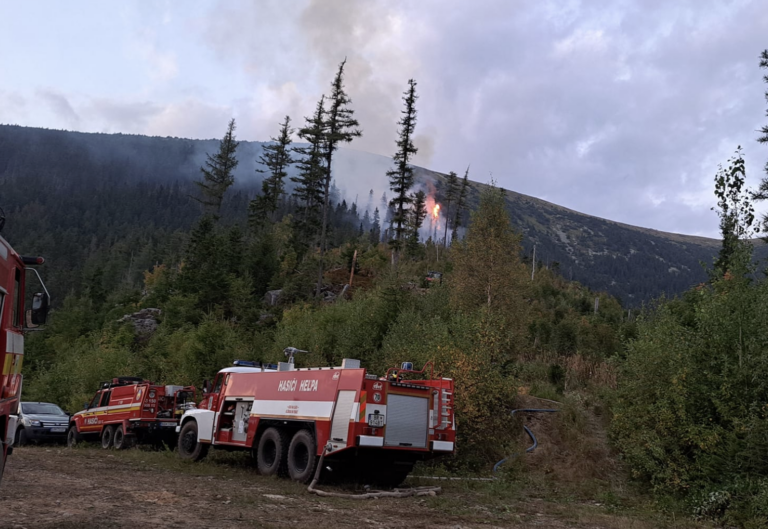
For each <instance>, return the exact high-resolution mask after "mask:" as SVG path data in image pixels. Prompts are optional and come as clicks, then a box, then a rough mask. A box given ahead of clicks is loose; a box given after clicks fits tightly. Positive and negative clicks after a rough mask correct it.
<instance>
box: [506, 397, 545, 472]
mask: <svg viewBox="0 0 768 529" xmlns="http://www.w3.org/2000/svg"><path fill="white" fill-rule="evenodd" d="M558 411H560V410H555V409H541V408H520V409H518V410H512V412H511V413H510V416H511V417H514V416H515V413H517V412H523V413H555V412H558ZM523 429H524V430H525V433H527V434H528V437H530V438H531V441H533V444H532V445H531V446H529V447H528V448H526V449H525V452H526V453H528V452H533V451H534V450H536V447H537V446H539V441H537V440H536V436H535V435H533V432H532V431H531V429H530V428H528V427H527V426H525V425H523ZM518 455H520V454H512V455H511V456H509V457H505V458H504V459H502V460H501V461H499V462H498V463H496V464H495V465H493V473H494V474H496V471H497V470H498V469H499V467H500V466H501V465H503V464H504V462H505V461H507V460H508V459H512V458H513V457H517V456H518Z"/></svg>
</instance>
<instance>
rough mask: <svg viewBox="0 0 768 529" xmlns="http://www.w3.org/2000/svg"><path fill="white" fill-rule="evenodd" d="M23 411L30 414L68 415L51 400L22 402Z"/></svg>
mask: <svg viewBox="0 0 768 529" xmlns="http://www.w3.org/2000/svg"><path fill="white" fill-rule="evenodd" d="M21 411H22V413H26V414H28V415H66V414H65V413H64V412H63V411H62V410H61V408H59V407H58V406H56V405H55V404H51V403H50V402H22V403H21Z"/></svg>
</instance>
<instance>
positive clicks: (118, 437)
mask: <svg viewBox="0 0 768 529" xmlns="http://www.w3.org/2000/svg"><path fill="white" fill-rule="evenodd" d="M112 443H113V445H114V446H115V450H122V449H123V448H128V439H126V438H125V432H123V425H122V424H121V425H119V426H116V427H115V433H114V435H113V440H112Z"/></svg>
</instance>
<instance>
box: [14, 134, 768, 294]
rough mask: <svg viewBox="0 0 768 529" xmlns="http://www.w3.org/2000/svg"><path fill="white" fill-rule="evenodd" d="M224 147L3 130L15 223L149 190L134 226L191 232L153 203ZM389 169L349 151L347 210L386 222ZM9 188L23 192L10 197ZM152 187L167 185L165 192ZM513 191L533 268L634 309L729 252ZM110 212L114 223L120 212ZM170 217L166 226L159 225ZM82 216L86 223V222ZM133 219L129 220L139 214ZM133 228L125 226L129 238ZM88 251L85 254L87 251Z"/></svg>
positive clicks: (183, 216) (438, 188)
mask: <svg viewBox="0 0 768 529" xmlns="http://www.w3.org/2000/svg"><path fill="white" fill-rule="evenodd" d="M262 145H264V142H251V141H242V142H241V144H240V147H239V148H238V159H239V161H240V164H239V166H238V169H237V173H236V179H237V185H236V187H235V190H234V192H233V197H232V200H234V201H235V202H236V203H237V204H245V203H247V201H248V200H249V198H252V196H253V195H254V194H255V193H256V192H257V191H258V184H259V182H260V180H261V178H262V177H261V176H260V175H259V174H258V173H257V172H256V168H257V159H258V156H259V155H260V154H261V152H262ZM216 148H218V140H191V139H185V138H172V137H159V136H144V135H138V134H121V133H119V134H108V133H89V132H71V131H58V130H52V129H40V128H33V127H21V126H18V125H0V183H2V184H3V188H2V189H3V190H2V191H0V202H6V204H4V205H5V206H6V212H7V213H8V212H9V208H10V210H12V211H14V212H15V213H14V214H16V215H19V214H20V212H23V211H27V210H29V209H30V207H31V206H32V205H34V204H36V203H39V202H40V201H41V200H42V201H43V202H44V204H43V205H45V204H50V203H51V202H52V201H54V200H56V199H55V197H54V196H49V197H47V198H45V199H42V198H40V196H41V195H40V194H41V193H42V194H45V193H44V191H45V190H42V189H41V186H50V185H53V186H55V187H57V188H58V189H59V191H60V192H62V193H69V194H73V195H74V196H75V197H76V198H79V199H81V200H80V201H79V202H77V204H76V205H73V206H71V207H69V209H67V207H65V205H63V204H57V205H58V206H59V207H60V208H61V211H60V212H58V213H57V215H58V216H66V217H68V216H71V215H75V214H77V212H75V211H73V210H74V209H81V210H82V209H86V210H87V209H88V204H89V200H90V201H95V202H98V201H100V200H102V197H103V196H105V194H110V193H114V192H115V189H116V187H119V186H122V188H124V189H128V188H130V189H134V188H136V189H139V188H141V189H143V191H142V192H143V193H144V194H143V195H142V197H143V198H142V199H141V200H142V201H144V202H146V203H141V204H137V205H136V207H137V208H139V209H141V208H143V209H142V211H144V213H142V214H141V215H138V216H137V218H136V220H135V222H139V223H144V224H142V225H141V227H142V228H146V227H147V226H153V227H155V228H158V229H169V230H178V229H188V228H189V226H191V224H192V223H193V222H194V218H195V217H196V215H197V214H198V213H197V210H196V209H195V208H194V207H193V206H192V204H191V203H188V202H189V201H185V200H184V195H183V193H185V192H186V193H187V194H189V192H191V191H189V192H188V191H186V190H184V189H182V190H180V191H178V193H177V194H178V196H176V195H174V197H175V198H173V208H175V209H174V210H173V212H171V211H170V210H167V211H155V210H156V209H161V208H164V207H167V206H164V205H163V204H162V203H160V202H158V203H157V204H156V205H154V206H153V205H152V200H155V199H156V198H157V197H154V198H153V195H152V194H153V193H156V194H157V193H159V194H161V195H162V193H169V192H170V191H168V189H169V188H168V186H177V187H178V186H181V188H185V189H186V187H189V188H190V189H192V188H193V187H194V186H193V185H192V181H193V180H195V179H197V178H198V177H199V167H200V166H201V165H202V163H203V162H204V160H205V156H206V154H207V153H213V152H215V149H216ZM390 167H391V158H389V157H386V156H382V155H378V154H373V153H367V152H365V151H357V150H354V149H348V148H344V149H340V150H339V151H338V153H337V157H336V158H335V162H334V181H335V183H336V186H337V194H336V199H337V201H338V202H341V201H342V200H345V199H346V200H347V204H352V203H355V204H356V210H357V211H358V212H359V214H360V215H361V216H362V214H363V212H365V211H368V213H369V214H372V213H373V209H374V208H375V207H378V208H379V209H380V213H382V215H381V216H382V218H383V217H384V214H383V211H382V210H384V209H385V208H386V206H385V204H386V201H387V200H386V196H382V195H385V194H389V189H388V182H387V179H386V174H385V173H386V170H387V169H389V168H390ZM414 168H415V176H416V182H417V187H419V186H420V187H421V188H423V189H425V191H427V192H428V193H430V195H431V196H432V197H433V198H434V199H435V200H437V201H438V202H439V203H443V204H444V203H445V200H444V199H445V197H444V190H445V181H446V180H445V178H446V175H445V174H444V173H440V172H437V171H432V170H430V169H427V168H423V167H417V166H414ZM31 182H37V184H36V185H32V184H31ZM6 184H15V186H16V187H6ZM126 186H127V187H126ZM141 186H144V188H142V187H141ZM147 186H149V187H147ZM152 186H156V190H155V191H152V189H155V188H153V187H152ZM487 187H488V184H483V183H479V182H474V181H471V183H470V193H469V198H468V202H469V209H473V208H474V207H475V206H476V205H477V201H478V198H479V194H480V192H481V191H482V190H483V189H485V188H487ZM163 190H164V191H163ZM504 192H505V194H506V200H507V205H508V210H509V213H510V218H511V219H512V222H513V225H514V226H515V228H516V229H517V230H519V231H520V232H521V233H522V234H523V242H522V244H523V248H524V251H525V253H526V254H527V256H528V257H527V258H528V259H529V260H530V259H531V258H532V254H533V251H534V247H535V248H536V250H535V251H536V261H537V264H538V265H540V266H548V267H550V268H558V269H559V270H560V272H561V273H562V274H563V275H564V276H565V277H566V278H567V279H573V280H577V281H580V282H582V283H583V284H585V285H587V286H589V287H590V288H593V289H596V290H605V291H607V292H609V293H611V294H613V295H615V296H617V297H619V298H620V299H621V300H622V301H623V302H624V303H625V304H626V305H627V306H636V305H639V304H642V303H645V302H647V301H649V300H651V299H653V298H656V297H658V296H660V295H662V294H665V295H667V296H675V295H677V294H680V293H681V292H683V291H685V290H687V289H689V288H690V287H692V286H694V285H696V284H697V283H701V282H702V281H705V280H706V273H705V271H704V269H703V268H702V267H701V265H700V263H701V262H704V263H711V262H712V259H713V258H714V256H715V255H716V254H717V252H718V250H719V246H720V241H718V240H717V239H710V238H706V237H700V236H695V235H686V234H679V233H672V232H664V231H660V230H655V229H652V228H644V227H640V226H633V225H629V224H625V223H620V222H617V221H613V220H610V219H603V218H600V217H595V216H592V215H589V214H587V213H582V212H579V211H575V210H572V209H570V208H566V207H564V206H560V205H558V204H554V203H552V202H548V201H546V200H544V199H541V198H537V197H534V196H530V195H525V194H522V193H519V192H516V191H512V190H505V191H504ZM78 193H79V195H78ZM164 200H166V201H167V200H169V199H167V198H166V199H164ZM125 207H127V206H125ZM237 207H241V206H237ZM153 208H154V210H153ZM233 208H234V206H233ZM100 211H101V212H102V213H101V214H102V215H103V216H104V218H103V220H104V221H105V222H106V223H107V224H109V221H110V219H109V218H107V217H108V216H109V215H110V214H111V213H110V211H109V208H102V209H101V210H100ZM161 213H165V215H164V216H160V214H161ZM83 214H84V215H85V216H86V217H87V212H84V213H83ZM125 215H126V216H127V217H128V218H130V212H126V213H125ZM467 217H468V216H467ZM25 219H26V220H25V221H24V222H21V224H22V225H25V226H26V227H27V229H29V230H31V232H32V233H34V234H36V235H37V236H38V237H42V236H44V234H45V231H44V229H43V228H42V227H40V226H37V225H35V219H34V218H26V217H25ZM440 220H441V221H444V219H440ZM468 220H469V219H468V218H464V219H463V222H462V225H463V226H466V225H467V222H468ZM57 222H59V223H60V222H61V221H59V220H55V219H51V223H52V224H55V223H57ZM126 222H127V221H123V222H121V226H122V227H123V228H125V226H124V225H126ZM131 222H134V220H131ZM86 225H88V224H87V223H83V222H81V221H77V224H76V226H77V228H78V229H79V230H80V231H78V233H79V235H78V236H79V237H88V238H91V236H90V235H89V233H88V232H87V231H86V230H85V226H86ZM12 226H13V223H9V228H8V229H12ZM94 226H97V225H94ZM443 226H444V225H443ZM92 229H96V230H98V229H99V228H95V227H94V228H92ZM441 229H443V228H441ZM14 231H15V230H14ZM76 231H77V230H76ZM426 231H427V232H428V231H429V230H426ZM147 236H149V235H147ZM426 236H427V235H425V237H426ZM101 237H102V239H100V241H101V242H100V243H103V244H108V243H109V241H110V240H111V238H110V231H109V230H107V229H104V233H103V234H102V235H101ZM438 238H439V237H438ZM77 241H78V239H77V238H76V237H74V236H73V238H72V239H71V240H70V244H78V242H77ZM81 244H84V245H85V244H86V243H83V242H82V241H81ZM32 246H34V249H35V250H36V251H45V250H46V247H45V245H42V246H41V245H40V244H36V245H32ZM759 253H765V251H764V250H760V252H759ZM54 254H55V252H54Z"/></svg>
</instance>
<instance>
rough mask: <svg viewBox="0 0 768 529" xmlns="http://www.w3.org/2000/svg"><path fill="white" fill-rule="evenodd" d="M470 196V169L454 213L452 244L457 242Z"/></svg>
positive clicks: (462, 183) (462, 182) (465, 176)
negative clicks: (462, 216)
mask: <svg viewBox="0 0 768 529" xmlns="http://www.w3.org/2000/svg"><path fill="white" fill-rule="evenodd" d="M468 194H469V167H467V170H466V172H465V173H464V179H463V180H462V181H461V187H460V188H459V194H458V197H456V208H455V209H454V213H453V223H452V226H453V230H452V231H451V244H453V241H455V240H456V235H457V232H458V229H459V226H460V225H461V215H462V213H463V212H464V209H465V208H466V207H467V195H468Z"/></svg>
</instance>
